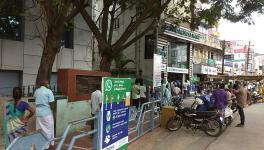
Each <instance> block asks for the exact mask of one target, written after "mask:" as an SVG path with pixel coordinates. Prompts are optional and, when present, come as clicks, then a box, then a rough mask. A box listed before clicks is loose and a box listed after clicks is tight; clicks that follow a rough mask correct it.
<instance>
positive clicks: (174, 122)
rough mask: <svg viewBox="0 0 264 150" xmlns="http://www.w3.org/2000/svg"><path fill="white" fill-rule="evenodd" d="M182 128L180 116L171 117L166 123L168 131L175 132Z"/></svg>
mask: <svg viewBox="0 0 264 150" xmlns="http://www.w3.org/2000/svg"><path fill="white" fill-rule="evenodd" d="M181 127H182V117H181V116H178V115H177V116H173V117H171V118H170V119H169V121H168V122H167V129H168V130H169V131H177V130H179V129H180V128H181Z"/></svg>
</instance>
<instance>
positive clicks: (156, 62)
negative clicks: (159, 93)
mask: <svg viewBox="0 0 264 150" xmlns="http://www.w3.org/2000/svg"><path fill="white" fill-rule="evenodd" d="M161 65H162V56H161V55H158V54H154V57H153V87H159V86H161Z"/></svg>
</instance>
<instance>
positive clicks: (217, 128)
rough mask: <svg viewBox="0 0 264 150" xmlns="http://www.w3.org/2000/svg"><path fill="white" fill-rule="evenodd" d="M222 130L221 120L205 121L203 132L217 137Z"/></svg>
mask: <svg viewBox="0 0 264 150" xmlns="http://www.w3.org/2000/svg"><path fill="white" fill-rule="evenodd" d="M222 131H223V129H222V124H221V122H220V121H217V120H215V119H212V120H208V121H207V123H206V127H205V130H204V133H205V134H207V135H209V136H212V137H218V136H219V135H220V134H221V133H222Z"/></svg>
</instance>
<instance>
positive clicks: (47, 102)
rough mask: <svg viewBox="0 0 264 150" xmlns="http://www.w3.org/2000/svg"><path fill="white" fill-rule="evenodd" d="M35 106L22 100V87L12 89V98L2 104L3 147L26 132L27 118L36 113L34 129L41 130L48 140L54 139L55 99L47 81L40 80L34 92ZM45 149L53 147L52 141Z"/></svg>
mask: <svg viewBox="0 0 264 150" xmlns="http://www.w3.org/2000/svg"><path fill="white" fill-rule="evenodd" d="M34 98H35V103H36V107H35V108H33V107H32V106H31V105H30V104H29V103H27V102H25V101H23V100H22V89H21V88H20V87H15V88H14V89H13V99H11V100H9V101H8V102H7V103H6V104H5V106H4V109H5V110H4V114H3V121H2V123H3V129H4V141H5V147H7V146H8V145H9V144H11V142H12V141H13V140H14V139H16V138H17V137H20V136H22V135H23V134H25V133H27V124H28V122H29V120H30V119H31V118H32V117H33V116H34V115H36V130H42V131H43V132H44V134H45V135H46V136H47V137H48V138H49V140H52V139H54V112H53V110H54V109H53V105H54V104H53V102H54V101H55V99H54V95H53V93H52V91H51V90H50V89H49V82H48V81H46V80H45V81H42V82H41V84H40V87H39V88H38V89H37V90H36V91H35V93H34ZM46 149H54V142H51V143H50V145H48V146H47V147H46Z"/></svg>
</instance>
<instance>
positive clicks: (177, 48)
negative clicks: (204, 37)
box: [169, 43, 187, 68]
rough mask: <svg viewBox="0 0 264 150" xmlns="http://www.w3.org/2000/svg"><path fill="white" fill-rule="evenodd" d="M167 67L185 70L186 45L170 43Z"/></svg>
mask: <svg viewBox="0 0 264 150" xmlns="http://www.w3.org/2000/svg"><path fill="white" fill-rule="evenodd" d="M169 52H170V53H171V55H170V58H169V66H171V67H176V68H187V44H185V43H171V45H170V50H169Z"/></svg>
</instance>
